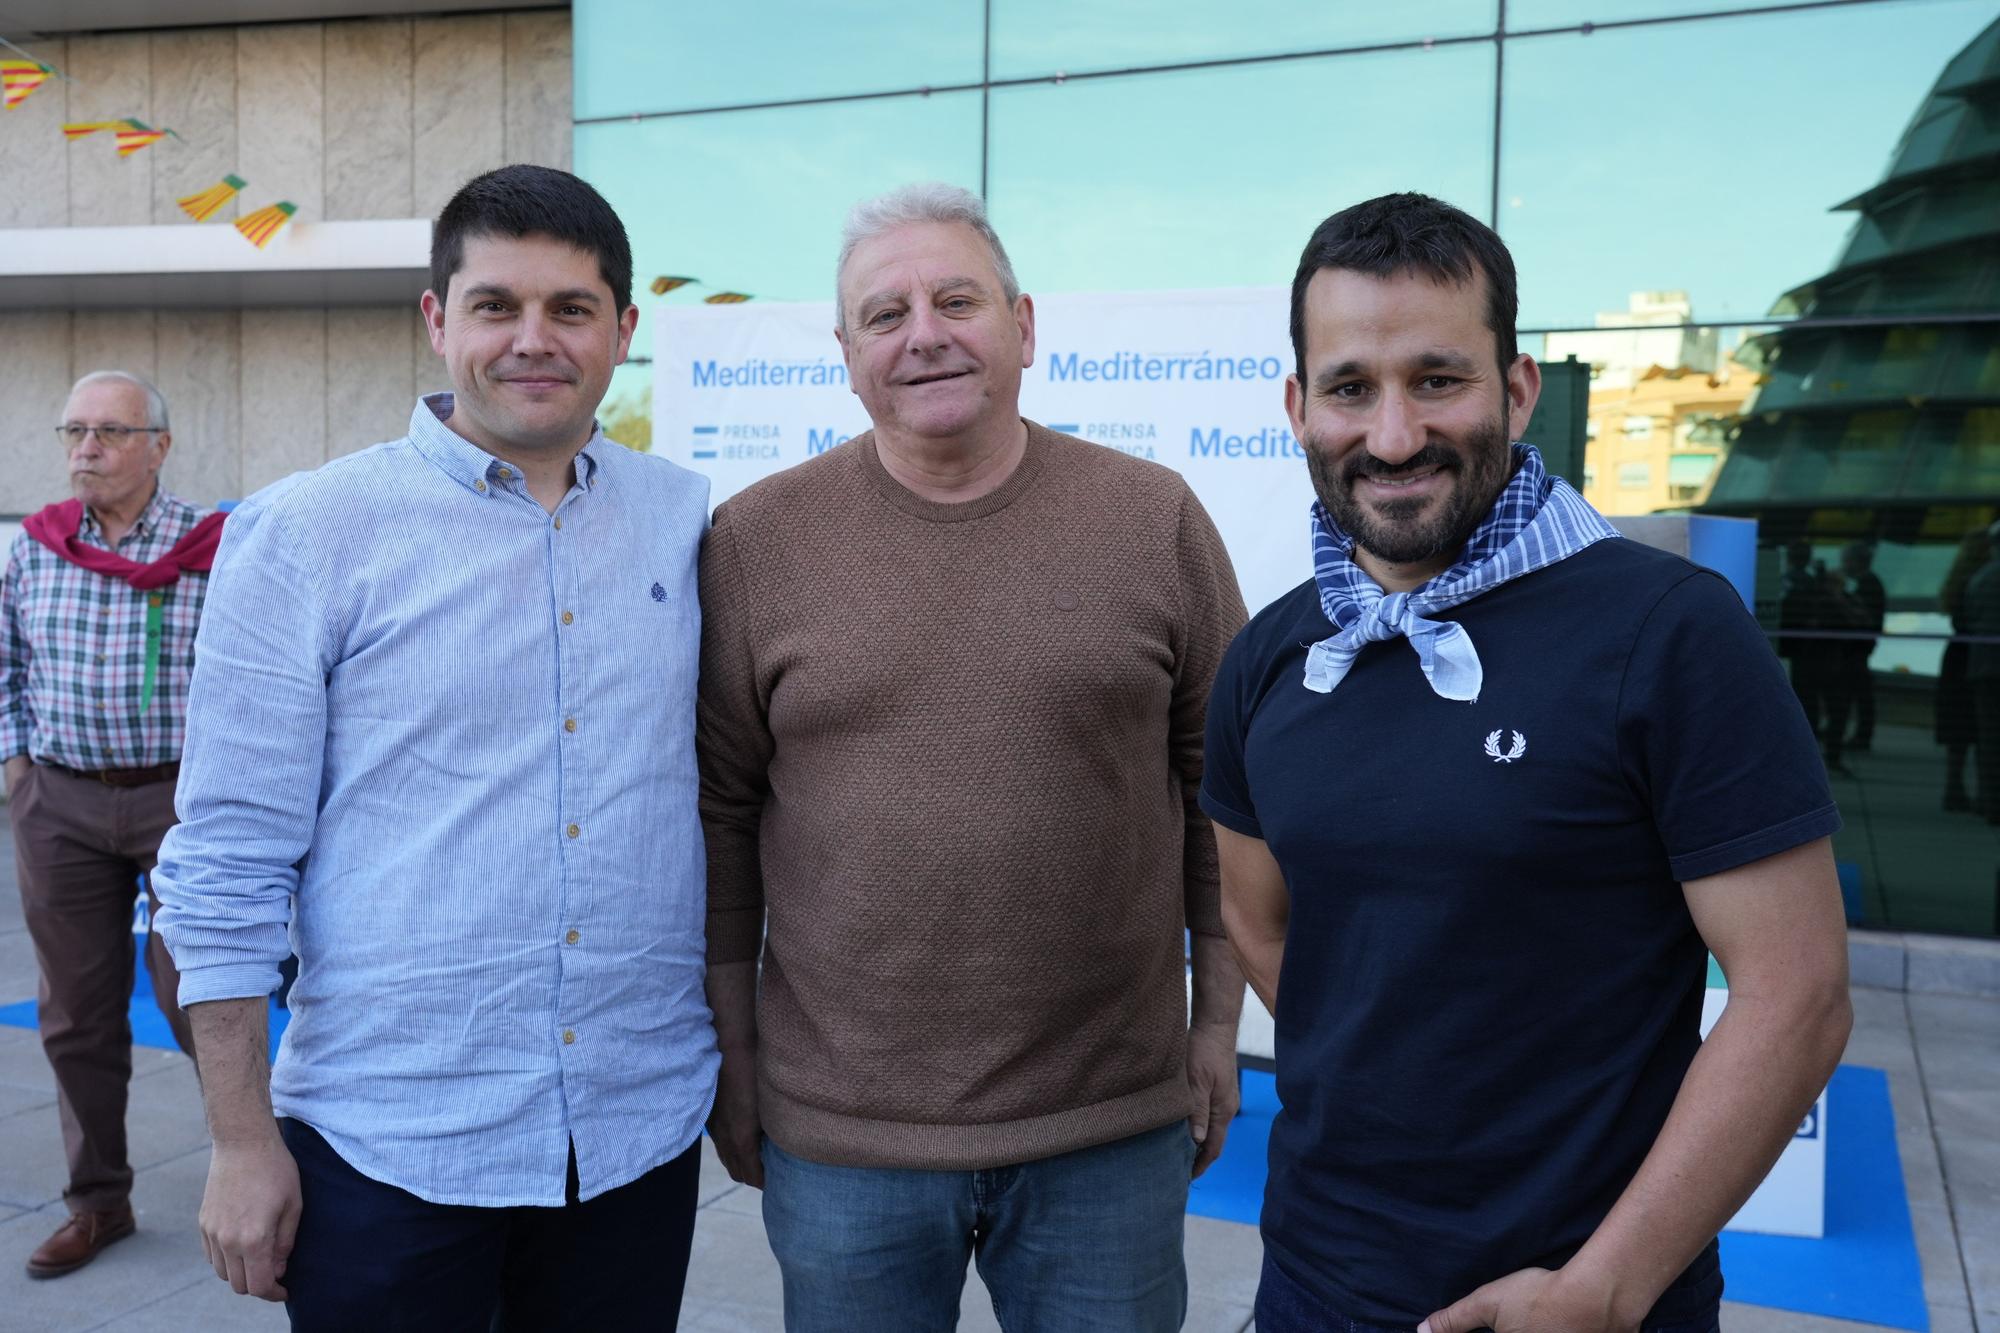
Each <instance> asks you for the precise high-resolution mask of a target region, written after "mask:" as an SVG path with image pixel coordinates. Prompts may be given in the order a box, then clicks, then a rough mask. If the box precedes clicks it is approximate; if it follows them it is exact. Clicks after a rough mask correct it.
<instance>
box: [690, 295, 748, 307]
mask: <svg viewBox="0 0 2000 1333" xmlns="http://www.w3.org/2000/svg"><path fill="white" fill-rule="evenodd" d="M749 299H750V294H749V293H748V292H717V293H716V294H715V295H713V296H704V297H702V298H701V303H702V304H703V305H735V304H737V303H738V302H739V301H747V300H749Z"/></svg>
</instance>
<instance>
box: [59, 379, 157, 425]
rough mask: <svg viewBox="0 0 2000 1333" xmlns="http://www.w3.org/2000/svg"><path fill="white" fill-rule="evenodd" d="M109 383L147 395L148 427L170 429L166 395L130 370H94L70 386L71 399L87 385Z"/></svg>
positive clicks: (149, 381) (150, 382)
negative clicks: (123, 385) (129, 387)
mask: <svg viewBox="0 0 2000 1333" xmlns="http://www.w3.org/2000/svg"><path fill="white" fill-rule="evenodd" d="M107 381H112V382H116V383H119V384H129V385H131V386H132V387H133V388H135V389H137V390H138V391H139V392H140V393H143V394H145V395H146V425H147V426H148V427H149V428H150V429H153V430H166V429H167V428H168V427H167V399H166V395H165V394H162V393H161V392H160V391H159V390H158V389H156V388H154V387H153V382H152V381H151V380H149V379H147V378H145V377H144V376H143V375H134V374H133V373H132V372H131V371H129V370H93V371H91V372H90V373H89V374H88V375H85V376H84V377H83V378H82V379H80V380H78V381H77V382H76V383H74V384H72V385H70V386H69V393H70V397H72V398H74V397H76V391H77V390H78V389H81V388H82V387H83V386H84V385H86V384H103V383H105V382H107Z"/></svg>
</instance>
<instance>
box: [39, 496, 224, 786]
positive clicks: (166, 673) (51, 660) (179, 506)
mask: <svg viewBox="0 0 2000 1333" xmlns="http://www.w3.org/2000/svg"><path fill="white" fill-rule="evenodd" d="M203 512H204V511H202V510H199V509H196V508H195V507H194V506H193V505H190V504H187V503H186V502H184V501H182V500H178V499H176V498H174V497H173V496H171V495H169V494H167V493H166V492H165V491H164V490H155V491H154V492H153V499H152V502H151V503H150V504H148V505H147V506H146V512H145V513H143V514H141V515H140V516H139V521H138V523H137V524H135V525H134V526H133V528H132V530H131V531H130V532H128V533H126V534H125V536H124V537H123V538H122V539H121V540H120V541H119V543H118V546H117V548H116V550H117V554H119V555H122V556H124V557H125V558H126V559H128V560H136V561H138V562H139V563H140V564H150V563H151V562H153V561H155V560H158V559H159V558H160V557H161V556H164V555H165V554H166V553H167V552H168V551H169V550H171V549H173V545H174V543H175V542H177V541H179V540H180V539H181V538H182V537H184V536H186V535H187V533H188V530H189V529H190V528H192V527H194V525H195V524H196V523H197V522H198V521H200V519H201V517H202V515H203ZM77 539H78V540H79V541H81V542H83V543H85V544H86V545H90V546H96V547H99V548H103V549H110V548H107V547H105V541H104V533H103V530H102V529H101V528H99V527H98V525H97V519H96V517H95V516H94V515H92V514H91V512H90V510H89V508H88V507H87V506H86V507H85V509H84V511H83V526H82V527H81V529H80V530H79V531H78V533H77ZM160 591H161V592H162V593H163V594H164V595H165V598H166V600H165V604H164V605H163V606H162V607H161V615H162V623H161V636H160V667H159V676H158V679H157V681H156V682H155V685H154V689H153V703H152V707H151V708H150V709H148V710H147V711H146V712H144V713H141V712H140V711H139V698H140V695H141V693H142V691H143V688H144V686H145V681H146V597H147V594H146V593H143V592H140V591H139V590H138V589H136V588H134V587H132V586H131V585H130V584H128V583H126V582H125V581H124V580H123V579H116V578H112V577H110V576H109V575H105V574H94V573H92V572H91V571H90V570H87V569H83V568H81V567H79V566H77V565H73V564H71V563H70V562H69V561H67V560H65V559H63V558H62V557H61V556H59V555H57V554H56V553H55V552H54V551H51V550H50V549H49V548H48V547H46V546H44V545H42V544H41V543H40V542H38V541H36V540H35V539H34V538H33V537H30V536H29V535H28V534H27V533H25V532H23V533H22V534H20V536H18V537H16V538H15V539H14V548H13V550H12V551H10V552H9V553H8V556H7V573H6V578H5V581H4V583H0V609H4V612H5V617H6V644H5V657H4V660H0V757H7V758H11V757H12V756H14V755H17V754H28V755H32V756H33V757H34V758H35V760H36V761H37V762H44V761H46V762H49V763H55V764H61V765H62V766H63V767H65V768H76V769H82V770H85V771H93V770H96V769H100V768H150V767H151V766H153V765H154V764H164V763H168V762H170V761H172V760H175V759H179V758H180V757H181V738H182V735H183V734H184V731H185V728H186V725H187V697H188V677H189V676H190V675H191V674H192V673H193V671H194V631H195V624H196V622H197V621H198V620H199V619H200V618H201V601H202V597H203V595H204V594H205V593H206V592H207V591H208V575H206V574H198V573H192V572H190V573H187V574H183V575H182V576H181V578H180V581H179V582H178V583H175V584H173V585H172V586H170V587H167V588H163V589H161V590H160Z"/></svg>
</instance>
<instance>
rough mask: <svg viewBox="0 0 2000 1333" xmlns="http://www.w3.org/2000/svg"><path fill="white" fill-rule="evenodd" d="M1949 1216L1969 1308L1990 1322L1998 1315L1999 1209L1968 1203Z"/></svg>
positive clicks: (1999, 1302)
mask: <svg viewBox="0 0 2000 1333" xmlns="http://www.w3.org/2000/svg"><path fill="white" fill-rule="evenodd" d="M1952 1212H1953V1216H1954V1217H1955V1218H1956V1220H1957V1222H1958V1240H1959V1252H1960V1253H1961V1254H1963V1255H1964V1256H1965V1280H1966V1285H1967V1286H1969V1287H1971V1288H1972V1308H1973V1309H1974V1310H1975V1311H1978V1312H1980V1313H1981V1314H1982V1315H1984V1316H1985V1318H1986V1319H1987V1320H1989V1321H1991V1320H1992V1319H1993V1317H1994V1315H1995V1314H2000V1207H1995V1206H1989V1205H1984V1204H1974V1203H1968V1204H1965V1205H1962V1206H1960V1207H1957V1208H1954V1209H1953V1210H1952Z"/></svg>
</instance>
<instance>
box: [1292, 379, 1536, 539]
mask: <svg viewBox="0 0 2000 1333" xmlns="http://www.w3.org/2000/svg"><path fill="white" fill-rule="evenodd" d="M1507 424H1508V422H1507V416H1506V414H1505V411H1504V410H1503V411H1502V414H1501V415H1500V416H1499V417H1498V418H1497V419H1495V420H1491V421H1489V422H1488V423H1487V424H1486V425H1485V426H1483V427H1481V428H1480V429H1479V430H1478V431H1476V432H1474V433H1473V434H1471V435H1469V436H1467V437H1466V438H1465V439H1464V440H1462V441H1459V442H1458V443H1457V444H1456V445H1455V446H1451V445H1443V444H1439V443H1436V442H1432V441H1427V442H1426V443H1425V444H1424V447H1423V448H1422V449H1419V450H1418V451H1417V452H1416V453H1415V454H1413V455H1411V456H1410V457H1409V458H1408V459H1406V460H1404V461H1403V462H1402V463H1399V464H1394V465H1391V464H1388V463H1384V462H1382V461H1381V460H1380V459H1378V458H1376V457H1374V456H1373V455H1372V454H1368V453H1361V454H1359V455H1357V456H1356V457H1354V458H1353V459H1350V460H1349V461H1348V463H1347V464H1346V466H1345V467H1343V468H1342V469H1341V470H1340V475H1338V476H1336V475H1335V474H1334V469H1333V466H1332V464H1331V463H1330V462H1329V461H1328V459H1327V451H1326V450H1325V449H1323V448H1322V447H1320V445H1319V444H1318V442H1316V441H1315V440H1313V439H1311V438H1310V437H1308V438H1307V439H1306V440H1305V441H1304V444H1305V453H1306V471H1307V473H1308V474H1309V475H1310V476H1311V477H1312V484H1313V491H1314V492H1315V493H1316V494H1317V495H1318V496H1319V501H1320V503H1321V504H1323V505H1325V506H1326V511H1327V513H1329V514H1331V515H1332V516H1333V521H1334V522H1336V523H1338V524H1339V525H1340V527H1341V530H1342V531H1343V532H1345V533H1346V534H1347V535H1348V536H1350V537H1352V538H1353V539H1354V544H1355V545H1356V546H1357V547H1359V548H1360V549H1362V550H1364V551H1367V552H1368V553H1369V554H1370V555H1372V556H1374V557H1375V558H1376V559H1378V560H1382V561H1384V562H1386V563H1388V564H1392V565H1413V564H1420V563H1423V562H1425V561H1428V560H1434V559H1436V558H1437V557H1438V556H1440V555H1444V554H1446V553H1448V552H1453V551H1457V550H1458V549H1459V548H1460V547H1462V546H1464V545H1465V542H1466V539H1467V538H1469V537H1470V536H1472V534H1473V532H1474V530H1475V529H1477V528H1478V527H1479V525H1480V523H1481V522H1483V521H1484V520H1485V518H1486V514H1487V511H1488V510H1490V509H1491V508H1492V507H1493V502H1494V500H1496V499H1498V498H1499V495H1500V491H1501V488H1502V487H1504V486H1505V485H1506V484H1507V481H1508V479H1509V478H1510V477H1511V476H1512V475H1513V466H1512V464H1513V450H1512V447H1511V444H1510V442H1509V441H1508V438H1507V436H1508V430H1507ZM1428 467H1438V468H1441V469H1442V470H1443V471H1445V472H1447V473H1451V474H1454V475H1453V478H1452V481H1453V484H1452V487H1451V493H1450V494H1449V495H1447V496H1446V497H1445V500H1444V503H1443V504H1442V505H1436V502H1435V501H1434V500H1432V499H1430V498H1429V497H1426V496H1412V497H1411V498H1410V499H1408V500H1394V499H1392V500H1387V501H1383V502H1380V503H1377V504H1373V505H1368V504H1363V503H1362V502H1361V501H1359V500H1357V499H1355V498H1354V489H1353V487H1354V483H1355V482H1356V481H1357V480H1359V479H1360V478H1362V477H1365V476H1366V477H1398V476H1404V475H1407V474H1408V473H1411V472H1418V471H1421V470H1423V469H1424V468H1428ZM1429 505H1436V509H1435V512H1434V513H1433V514H1432V515H1431V516H1430V517H1429V518H1428V519H1426V518H1425V517H1423V513H1424V509H1425V507H1426V506H1429Z"/></svg>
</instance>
